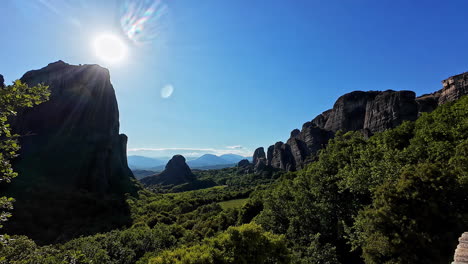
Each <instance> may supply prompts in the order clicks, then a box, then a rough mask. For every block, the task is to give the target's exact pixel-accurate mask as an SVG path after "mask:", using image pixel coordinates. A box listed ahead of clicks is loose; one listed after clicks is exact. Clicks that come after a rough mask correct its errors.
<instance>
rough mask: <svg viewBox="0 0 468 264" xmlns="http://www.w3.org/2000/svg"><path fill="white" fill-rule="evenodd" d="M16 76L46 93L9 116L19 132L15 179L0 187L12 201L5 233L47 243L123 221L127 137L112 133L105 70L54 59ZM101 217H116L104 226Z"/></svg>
mask: <svg viewBox="0 0 468 264" xmlns="http://www.w3.org/2000/svg"><path fill="white" fill-rule="evenodd" d="M21 81H22V82H24V83H26V84H28V85H29V86H34V85H37V84H39V83H44V84H46V85H48V86H49V88H50V91H51V96H50V100H49V101H47V102H45V103H42V104H40V105H38V106H36V107H33V108H27V109H24V110H21V111H19V112H18V115H17V117H16V118H15V119H14V120H11V122H12V128H13V131H14V132H15V133H17V134H20V135H23V137H21V138H20V144H21V150H20V153H19V154H20V156H19V158H18V159H17V160H15V161H14V168H15V170H16V171H17V172H18V173H19V176H18V177H17V178H15V179H14V180H13V181H12V183H11V184H8V185H5V186H2V188H4V190H3V191H5V192H6V193H7V194H10V195H9V196H12V197H15V199H16V203H15V211H14V212H13V218H12V221H11V222H9V223H8V224H7V226H6V227H7V230H8V231H9V233H17V234H26V235H28V236H30V237H32V238H34V239H37V240H38V241H40V242H46V243H49V242H54V241H60V240H66V239H68V238H71V237H74V236H79V235H82V234H86V233H87V232H88V231H89V230H91V229H92V230H93V231H105V230H108V229H110V228H115V227H116V226H119V225H120V224H126V221H127V220H128V219H129V212H128V208H127V207H126V205H125V193H130V194H136V191H137V190H138V187H137V185H136V183H135V180H134V177H133V174H132V172H131V171H130V169H129V168H128V166H127V157H126V144H127V137H126V136H125V135H123V134H119V111H118V106H117V100H116V97H115V92H114V88H113V86H112V84H111V82H110V75H109V71H108V70H107V69H105V68H102V67H100V66H98V65H83V66H75V65H69V64H67V63H64V62H62V61H58V62H55V63H51V64H49V65H48V66H47V67H45V68H42V69H40V70H33V71H29V72H27V73H26V74H24V76H23V77H22V78H21ZM96 201H99V202H96ZM71 208H74V209H71ZM80 208H81V209H83V210H81V209H80ZM108 218H109V219H110V218H112V219H119V220H118V221H114V220H110V221H113V222H112V224H110V223H109V222H105V219H108ZM93 219H95V220H96V222H95V223H94V224H93V226H90V223H89V221H94V220H93ZM126 219H127V220H126ZM51 220H53V221H52V222H51ZM120 220H122V221H123V222H119V221H120ZM30 223H34V225H33V226H32V225H31V224H30ZM70 223H74V225H73V226H69V225H70ZM80 223H81V224H82V225H80ZM100 224H102V226H101V225H100Z"/></svg>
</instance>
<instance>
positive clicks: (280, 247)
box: [149, 224, 289, 264]
mask: <svg viewBox="0 0 468 264" xmlns="http://www.w3.org/2000/svg"><path fill="white" fill-rule="evenodd" d="M149 263H151V264H177V263H181V264H182V263H190V264H205V263H219V264H223V263H225V264H231V263H232V264H234V263H235V264H249V263H258V264H262V263H289V253H288V249H287V248H286V243H285V241H284V237H282V236H278V235H274V234H272V233H269V232H264V231H263V230H262V228H261V227H260V226H259V225H256V224H245V225H242V226H240V227H230V228H229V229H228V230H227V231H226V232H224V233H222V234H220V235H218V236H216V237H215V238H212V239H208V240H206V241H205V242H204V243H203V244H201V245H195V246H192V247H184V248H178V249H175V250H170V251H164V252H163V253H162V254H160V255H159V256H157V257H155V258H153V259H151V260H150V262H149Z"/></svg>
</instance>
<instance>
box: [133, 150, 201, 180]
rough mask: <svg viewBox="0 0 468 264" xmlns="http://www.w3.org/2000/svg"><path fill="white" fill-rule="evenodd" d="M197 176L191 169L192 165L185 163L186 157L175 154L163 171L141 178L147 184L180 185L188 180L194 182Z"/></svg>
mask: <svg viewBox="0 0 468 264" xmlns="http://www.w3.org/2000/svg"><path fill="white" fill-rule="evenodd" d="M195 179H196V176H195V175H194V174H193V173H192V170H190V167H189V166H188V165H187V163H185V158H184V156H182V155H174V156H173V157H172V159H171V160H169V162H168V163H167V164H166V168H165V170H164V171H163V172H161V173H160V174H157V175H153V176H149V177H145V178H143V179H141V180H140V181H141V183H143V184H144V185H146V186H149V185H155V184H161V185H179V184H183V183H187V182H192V181H194V180H195Z"/></svg>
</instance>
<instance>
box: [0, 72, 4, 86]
mask: <svg viewBox="0 0 468 264" xmlns="http://www.w3.org/2000/svg"><path fill="white" fill-rule="evenodd" d="M3 87H5V79H3V75H1V74H0V88H3Z"/></svg>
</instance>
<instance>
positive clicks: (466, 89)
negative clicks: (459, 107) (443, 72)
mask: <svg viewBox="0 0 468 264" xmlns="http://www.w3.org/2000/svg"><path fill="white" fill-rule="evenodd" d="M442 85H443V87H444V88H442V90H440V91H439V93H440V97H439V101H438V102H439V105H441V104H445V103H446V102H451V101H455V100H457V99H459V98H460V97H462V96H464V95H467V94H468V72H465V73H462V74H458V75H455V76H452V77H450V78H447V79H446V80H443V81H442Z"/></svg>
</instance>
